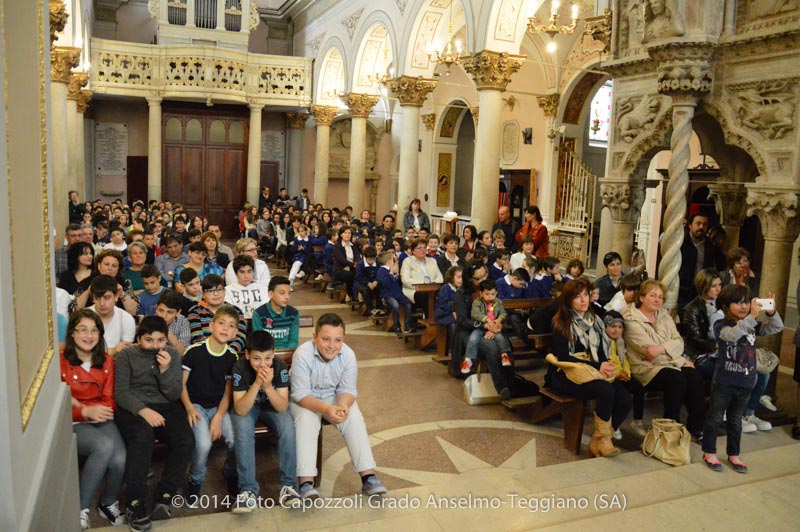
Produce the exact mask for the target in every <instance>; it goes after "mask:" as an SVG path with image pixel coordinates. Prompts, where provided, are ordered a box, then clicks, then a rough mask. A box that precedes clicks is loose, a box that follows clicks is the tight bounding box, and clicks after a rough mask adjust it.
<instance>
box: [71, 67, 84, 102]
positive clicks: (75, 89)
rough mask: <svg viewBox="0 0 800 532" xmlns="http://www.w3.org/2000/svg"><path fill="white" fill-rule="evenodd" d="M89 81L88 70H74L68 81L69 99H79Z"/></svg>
mask: <svg viewBox="0 0 800 532" xmlns="http://www.w3.org/2000/svg"><path fill="white" fill-rule="evenodd" d="M87 83H89V73H88V72H73V73H72V74H70V76H69V81H68V82H67V99H68V100H77V99H78V98H79V96H80V94H81V89H83V88H84V87H85V86H86V84H87Z"/></svg>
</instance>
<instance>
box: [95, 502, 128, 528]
mask: <svg viewBox="0 0 800 532" xmlns="http://www.w3.org/2000/svg"><path fill="white" fill-rule="evenodd" d="M97 513H98V514H100V517H103V518H105V519H107V520H108V522H109V523H111V525H112V526H119V525H121V524H124V523H125V516H124V515H123V514H122V512H120V511H119V501H114V503H113V504H109V505H108V506H104V505H103V504H98V505H97Z"/></svg>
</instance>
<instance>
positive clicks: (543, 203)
mask: <svg viewBox="0 0 800 532" xmlns="http://www.w3.org/2000/svg"><path fill="white" fill-rule="evenodd" d="M559 98H560V95H559V94H549V95H547V96H538V97H537V98H536V101H537V103H538V104H539V107H541V108H542V112H543V113H544V117H545V120H546V131H547V135H546V136H545V139H546V140H545V142H544V160H543V161H542V174H541V175H540V176H538V179H537V180H536V185H537V187H538V189H539V191H538V194H537V193H536V191H535V190H531V197H534V195H536V205H537V206H538V207H539V210H540V211H541V213H542V218H543V219H544V223H545V225H548V224H554V223H555V222H556V221H557V220H556V211H555V209H556V201H557V198H556V190H557V189H558V186H557V185H558V151H556V148H557V147H558V141H559V139H560V137H559V135H558V134H557V133H556V114H557V113H558V101H559Z"/></svg>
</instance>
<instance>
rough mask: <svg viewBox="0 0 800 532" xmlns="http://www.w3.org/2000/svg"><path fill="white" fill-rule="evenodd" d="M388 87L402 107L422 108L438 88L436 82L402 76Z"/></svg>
mask: <svg viewBox="0 0 800 532" xmlns="http://www.w3.org/2000/svg"><path fill="white" fill-rule="evenodd" d="M387 85H388V86H389V89H390V90H391V91H392V93H394V95H395V96H397V99H398V100H399V101H400V105H402V106H406V105H410V106H414V107H422V104H423V103H425V98H427V97H428V94H430V93H431V92H433V90H434V89H435V88H436V80H434V79H426V78H423V77H422V76H419V77H416V78H415V77H412V76H400V77H399V78H395V79H393V80H390V81H389V83H388V84H387Z"/></svg>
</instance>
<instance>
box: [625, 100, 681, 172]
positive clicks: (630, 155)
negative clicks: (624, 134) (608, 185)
mask: <svg viewBox="0 0 800 532" xmlns="http://www.w3.org/2000/svg"><path fill="white" fill-rule="evenodd" d="M671 129H672V113H668V112H666V110H662V114H661V116H660V117H658V118H656V120H655V122H654V123H653V127H652V128H651V134H650V135H645V136H642V137H636V140H634V142H633V144H632V145H631V148H630V149H629V150H628V152H627V153H626V154H625V155H624V156H623V161H622V174H623V175H630V174H631V173H633V171H634V170H636V166H637V165H638V164H639V162H640V161H641V160H642V157H644V155H645V154H646V153H647V152H649V151H650V150H652V149H654V148H658V147H664V148H665V149H669V141H668V136H667V133H669V132H670V130H671ZM614 162H615V163H616V162H617V161H616V154H615V160H614Z"/></svg>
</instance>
